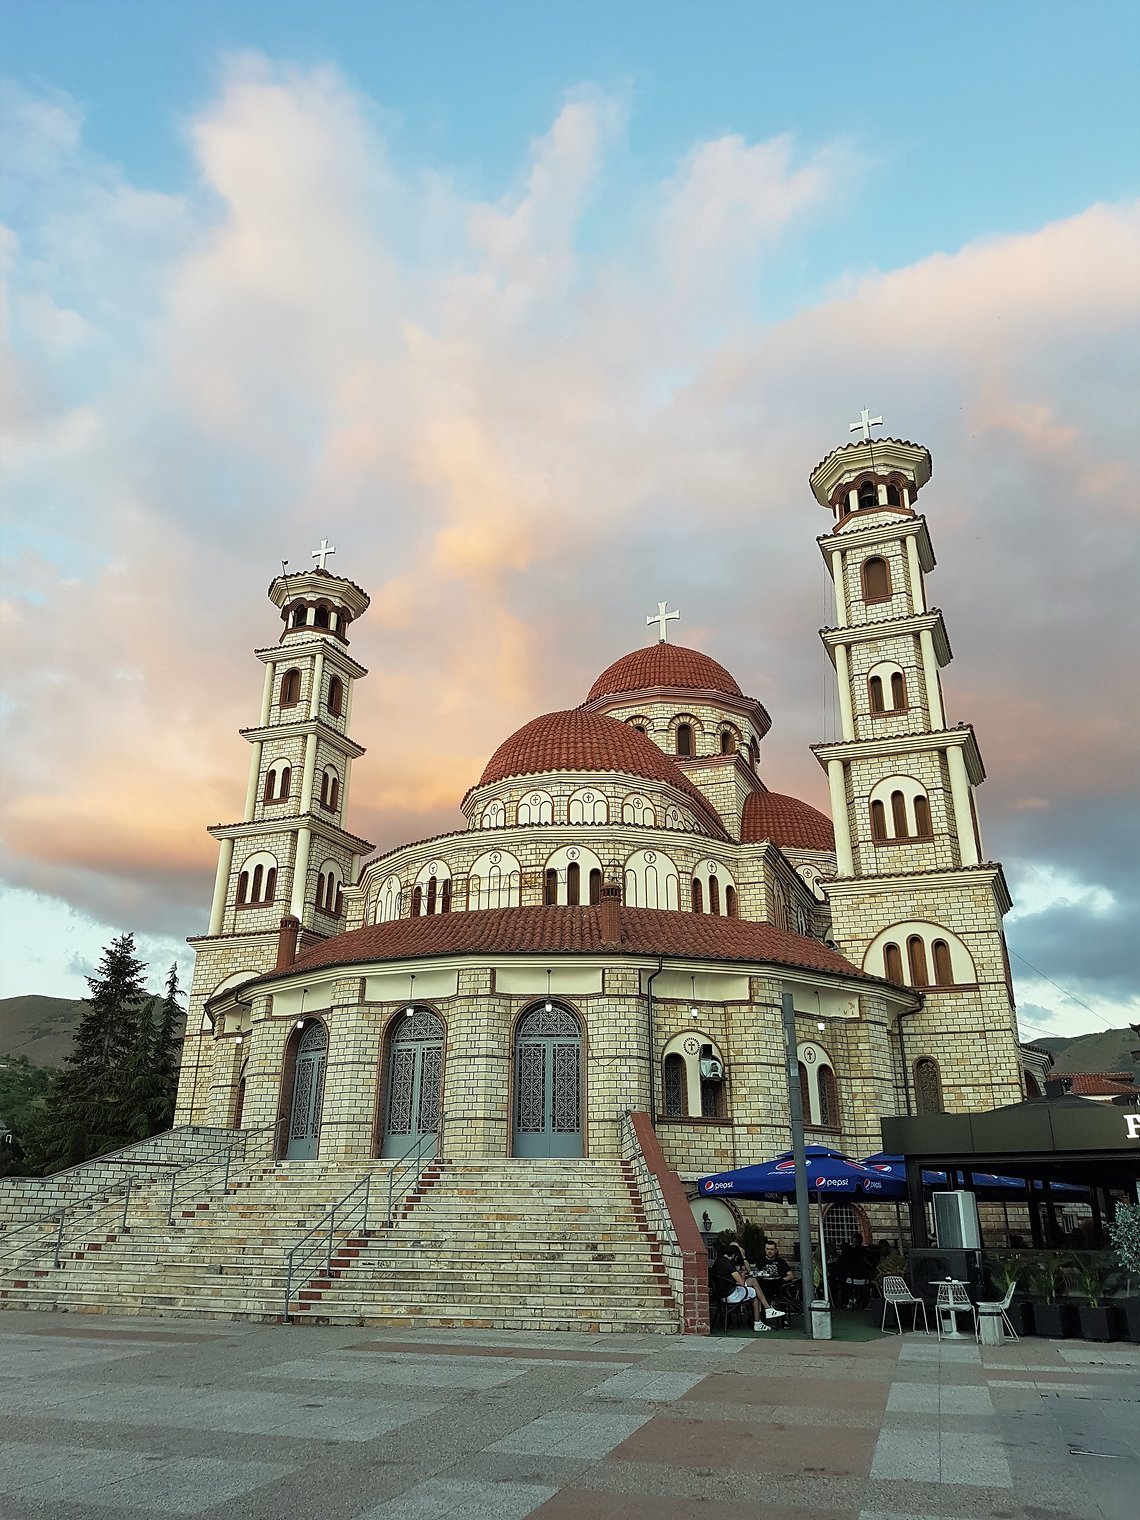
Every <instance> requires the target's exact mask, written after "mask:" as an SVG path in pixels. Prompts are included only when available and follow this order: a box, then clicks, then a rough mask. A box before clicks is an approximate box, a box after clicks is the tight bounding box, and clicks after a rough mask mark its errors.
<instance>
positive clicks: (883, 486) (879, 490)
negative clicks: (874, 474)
mask: <svg viewBox="0 0 1140 1520" xmlns="http://www.w3.org/2000/svg"><path fill="white" fill-rule="evenodd" d="M875 495H876V497H877V499H878V502H879V505H880V507H885V506H886V504H887V483H886V481H885V480H880V481H879V482H878V484H877V485H876V487H875Z"/></svg>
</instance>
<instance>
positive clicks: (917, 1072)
mask: <svg viewBox="0 0 1140 1520" xmlns="http://www.w3.org/2000/svg"><path fill="white" fill-rule="evenodd" d="M914 1106H915V1108H916V1109H917V1110H918V1112H919V1113H920V1114H941V1113H945V1111H946V1108H945V1104H944V1103H943V1100H942V1073H941V1072H940V1071H939V1070H938V1062H937V1061H935V1060H934V1059H933V1058H932V1057H931V1056H919V1058H918V1060H917V1061H916V1062H915V1063H914Z"/></svg>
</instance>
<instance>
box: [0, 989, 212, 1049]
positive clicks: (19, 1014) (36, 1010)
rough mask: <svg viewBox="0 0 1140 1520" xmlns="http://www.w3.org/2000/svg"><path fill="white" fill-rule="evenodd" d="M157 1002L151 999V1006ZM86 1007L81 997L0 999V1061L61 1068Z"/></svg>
mask: <svg viewBox="0 0 1140 1520" xmlns="http://www.w3.org/2000/svg"><path fill="white" fill-rule="evenodd" d="M161 1001H162V999H161V998H160V997H158V996H154V997H153V998H152V1002H153V1003H155V1004H158V1003H161ZM86 1006H87V1005H86V1003H84V1002H83V1000H82V999H81V998H54V997H41V996H40V994H39V993H37V992H29V993H26V994H25V995H24V996H22V997H10V998H0V1060H3V1058H4V1057H5V1056H27V1058H28V1060H29V1061H30V1062H31V1064H32V1065H33V1066H60V1065H62V1064H63V1061H64V1058H65V1057H66V1056H67V1055H69V1054H70V1052H71V1044H72V1041H73V1039H74V1038H75V1031H76V1029H77V1028H78V1027H79V1021H80V1019H81V1018H82V1017H83V1010H84V1009H85V1008H86ZM181 1032H182V1031H181V1030H179V1033H180V1034H181Z"/></svg>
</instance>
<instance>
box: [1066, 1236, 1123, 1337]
mask: <svg viewBox="0 0 1140 1520" xmlns="http://www.w3.org/2000/svg"><path fill="white" fill-rule="evenodd" d="M1069 1276H1070V1279H1071V1281H1072V1283H1073V1286H1074V1287H1075V1288H1076V1291H1077V1292H1078V1293H1079V1294H1080V1295H1081V1298H1082V1299H1083V1300H1084V1302H1083V1303H1081V1304H1079V1305H1078V1307H1077V1317H1078V1319H1079V1321H1080V1326H1081V1339H1082V1340H1086V1341H1111V1340H1115V1338H1116V1336H1115V1330H1116V1315H1115V1313H1114V1312H1113V1310H1112V1308H1111V1306H1110V1305H1109V1304H1106V1303H1105V1301H1104V1279H1105V1271H1104V1267H1103V1265H1102V1264H1101V1262H1099V1261H1097V1259H1096V1258H1095V1257H1094V1256H1091V1255H1087V1256H1086V1255H1081V1256H1075V1257H1074V1258H1073V1261H1072V1264H1071V1266H1070V1267H1069Z"/></svg>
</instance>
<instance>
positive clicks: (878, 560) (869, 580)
mask: <svg viewBox="0 0 1140 1520" xmlns="http://www.w3.org/2000/svg"><path fill="white" fill-rule="evenodd" d="M890 599H891V571H890V566H889V565H888V564H887V562H886V560H885V559H883V557H882V556H881V555H879V554H874V555H872V556H871V558H870V559H865V560H864V561H863V600H864V601H865V602H889V601H890Z"/></svg>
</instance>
